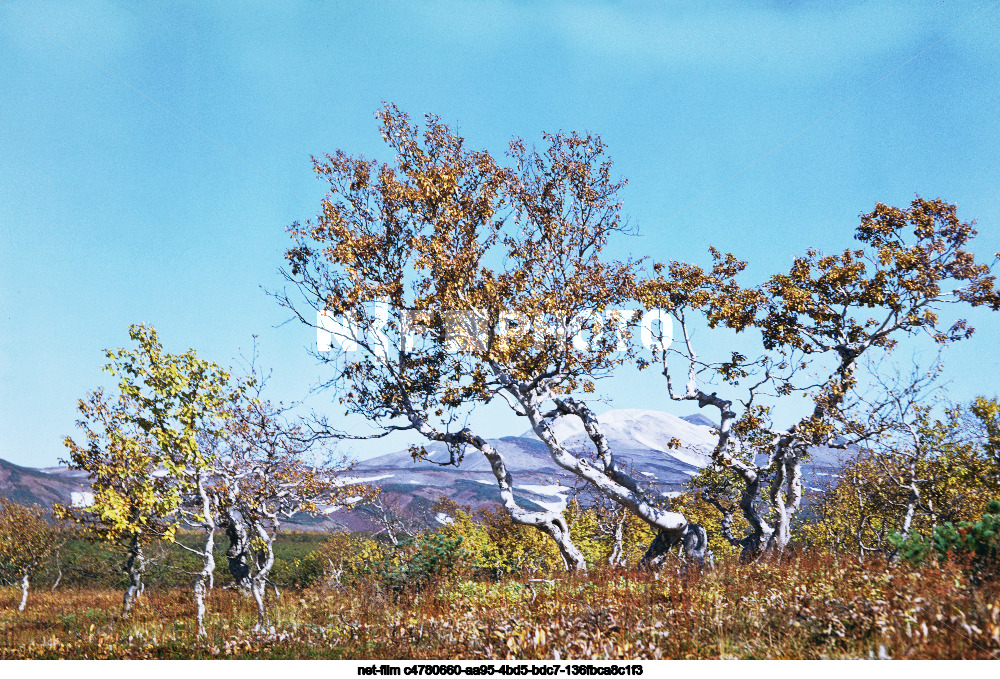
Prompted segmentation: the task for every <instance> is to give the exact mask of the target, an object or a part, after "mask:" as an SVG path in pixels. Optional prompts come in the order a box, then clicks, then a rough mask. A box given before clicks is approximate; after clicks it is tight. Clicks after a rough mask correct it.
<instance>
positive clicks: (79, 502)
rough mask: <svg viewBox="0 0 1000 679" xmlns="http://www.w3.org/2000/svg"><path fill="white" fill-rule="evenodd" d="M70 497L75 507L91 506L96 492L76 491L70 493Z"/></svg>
mask: <svg viewBox="0 0 1000 679" xmlns="http://www.w3.org/2000/svg"><path fill="white" fill-rule="evenodd" d="M69 497H70V504H71V505H72V506H73V507H90V506H91V505H93V504H94V494H93V493H90V492H87V491H84V492H82V493H78V492H76V491H74V492H72V493H70V495H69Z"/></svg>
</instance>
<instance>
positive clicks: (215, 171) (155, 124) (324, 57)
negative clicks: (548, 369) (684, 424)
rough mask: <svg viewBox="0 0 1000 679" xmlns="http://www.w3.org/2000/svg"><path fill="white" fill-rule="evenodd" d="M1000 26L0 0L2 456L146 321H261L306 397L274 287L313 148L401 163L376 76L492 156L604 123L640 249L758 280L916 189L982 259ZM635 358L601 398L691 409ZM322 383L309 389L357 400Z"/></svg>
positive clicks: (851, 18)
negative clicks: (716, 250)
mask: <svg viewBox="0 0 1000 679" xmlns="http://www.w3.org/2000/svg"><path fill="white" fill-rule="evenodd" d="M997 36H1000V3H993V2H991V0H979V1H975V2H964V1H960V0H949V1H946V2H941V1H935V2H920V1H915V0H905V1H901V2H877V1H874V0H872V1H869V2H806V1H798V0H790V1H787V0H786V1H780V2H753V3H748V2H737V1H732V2H726V1H721V0H720V1H718V2H712V3H690V2H624V1H622V2H594V1H591V2H588V1H573V2H570V1H568V0H567V1H565V2H543V1H540V0H520V1H516V0H509V1H507V2H492V1H490V2H487V1H476V0H453V1H450V2H447V1H436V0H420V1H419V2H414V1H413V0H405V1H402V2H378V1H376V0H368V1H365V2H333V1H330V2H320V1H318V0H312V1H308V2H295V1H289V2H283V3H264V2H216V3H204V2H194V1H192V2H170V3H133V2H124V1H123V2H111V1H97V0H85V1H83V2H79V1H74V2H55V1H51V2H49V1H44V0H43V1H41V2H38V1H31V2H27V1H23V2H21V1H15V0H10V1H8V0H0V457H3V458H5V459H8V460H11V461H13V462H15V463H18V464H24V465H31V466H48V465H53V464H55V463H56V462H57V460H58V459H59V458H60V457H62V456H64V455H65V452H64V448H63V446H62V443H61V440H62V437H63V436H65V435H67V434H74V433H75V428H74V421H75V419H76V417H75V411H74V409H75V404H76V400H77V399H78V398H80V397H82V396H83V395H84V393H85V392H86V391H88V390H90V389H92V388H94V387H95V386H97V385H99V384H102V383H104V384H106V383H107V378H106V377H104V376H103V375H102V373H101V372H100V366H101V365H102V364H103V363H104V358H103V353H102V350H103V349H104V348H109V347H117V346H124V345H125V344H126V343H127V328H128V326H129V324H131V323H137V322H147V323H151V324H153V325H154V326H155V327H156V328H157V329H158V330H159V332H160V336H161V340H162V341H163V343H164V345H165V347H166V348H167V349H168V350H170V351H175V352H181V351H184V350H186V349H187V348H189V347H194V348H195V349H197V350H198V352H199V355H200V356H202V357H204V358H209V359H212V360H215V361H217V362H219V363H222V364H226V365H229V364H232V363H233V362H234V360H235V359H236V357H237V356H238V354H239V353H240V351H241V350H243V351H246V350H248V349H249V348H250V346H251V344H252V341H253V340H252V336H253V335H257V337H258V343H259V346H260V351H261V362H262V363H263V364H264V365H265V366H268V367H270V368H273V370H274V378H273V381H272V384H271V388H272V392H271V396H272V398H275V399H283V400H289V401H290V400H299V399H302V398H304V397H305V396H306V393H307V391H308V389H309V387H310V385H312V384H314V383H315V382H316V381H317V379H318V378H319V377H320V371H319V369H318V367H317V366H316V365H315V363H314V360H313V359H312V358H311V357H310V356H308V355H307V353H306V348H307V347H309V346H311V345H312V344H313V343H314V342H315V337H314V334H313V333H312V332H311V331H310V330H309V329H308V328H306V327H304V326H301V325H299V324H297V323H289V324H286V325H283V326H281V323H282V322H283V321H284V320H286V319H287V314H286V313H285V312H283V311H282V310H281V309H280V308H279V307H278V306H277V305H276V304H275V303H274V301H273V300H272V299H271V298H269V297H268V296H266V294H265V293H264V292H263V290H262V288H266V289H275V288H279V287H280V286H281V280H280V277H279V276H278V275H277V270H278V268H279V266H281V264H282V261H283V260H282V254H283V252H284V250H285V248H286V247H287V245H288V243H289V241H288V238H287V235H286V234H285V228H286V227H287V226H288V225H289V224H290V223H291V222H292V221H295V220H304V219H307V218H310V217H312V216H314V215H315V213H316V212H317V209H318V205H319V200H320V198H321V196H322V195H323V186H322V184H320V183H319V182H318V181H317V180H316V179H315V178H314V176H313V174H312V172H311V165H310V161H309V156H310V155H320V154H322V153H326V152H332V151H334V150H335V149H337V148H341V149H344V150H345V151H347V152H348V153H351V154H357V153H364V154H366V155H368V156H375V157H378V158H381V159H384V160H389V156H388V154H387V153H386V151H385V149H384V148H383V146H382V142H381V139H380V137H379V134H378V130H377V125H376V121H375V118H374V116H373V113H374V112H375V111H376V109H378V108H379V106H380V105H381V103H382V102H383V101H391V102H395V103H396V104H397V105H399V106H400V107H401V108H402V109H404V110H406V111H409V112H410V113H411V114H414V115H415V116H419V115H420V114H423V113H425V112H434V113H437V114H439V115H440V116H441V117H442V118H443V120H444V121H445V122H448V123H450V124H453V125H454V126H456V127H457V128H458V130H459V131H460V132H461V133H462V134H463V135H464V136H465V137H466V139H467V141H468V143H469V144H470V145H471V146H473V147H483V148H487V149H490V150H491V151H493V152H494V153H496V154H498V155H499V154H502V152H503V150H504V148H505V147H506V142H507V141H508V140H509V139H510V138H511V137H512V136H515V135H516V136H521V137H524V138H525V139H527V140H533V139H539V134H540V133H541V132H542V131H543V130H546V131H556V130H559V129H562V130H566V131H569V130H580V131H589V132H595V133H599V134H600V135H602V137H603V138H604V140H605V142H606V143H607V144H608V146H609V152H610V156H611V157H612V158H613V159H614V160H615V163H616V168H617V170H618V171H619V172H620V173H621V174H622V175H624V176H625V177H627V178H628V179H629V182H630V183H629V185H628V188H627V190H626V192H625V195H624V199H625V212H626V213H627V215H628V216H629V219H630V222H631V223H632V224H633V225H635V226H636V227H637V228H638V229H639V231H640V232H641V234H642V236H641V237H639V238H636V239H633V240H631V241H629V242H627V243H626V244H625V245H624V246H623V248H622V250H621V251H622V252H624V251H625V249H631V250H633V251H634V252H636V253H638V254H643V255H650V256H652V257H653V258H655V259H659V260H668V259H687V260H692V261H696V262H699V263H704V262H705V261H706V256H705V252H706V248H707V246H708V245H710V244H714V245H716V246H718V247H720V248H722V249H724V250H730V251H733V252H735V253H736V254H738V255H740V256H741V257H743V258H745V259H749V260H750V261H751V263H752V265H751V270H750V275H751V277H756V278H757V279H760V278H763V277H764V276H766V275H768V274H770V273H773V272H775V271H777V270H778V269H787V267H788V265H789V264H790V262H791V258H792V256H793V255H795V254H798V253H801V252H802V251H803V250H804V249H805V248H807V247H817V248H820V249H826V250H828V251H834V250H839V249H842V248H843V247H845V246H846V245H847V244H848V243H849V242H850V238H851V234H852V233H853V230H854V228H855V227H856V225H857V222H858V214H859V213H860V212H863V211H870V210H871V209H872V208H873V207H874V205H875V203H876V202H879V201H881V202H884V203H889V204H896V205H906V204H908V203H909V201H910V200H912V198H913V196H914V194H915V193H920V194H921V195H923V196H924V197H927V198H934V197H941V198H943V199H945V200H947V201H950V202H954V203H957V204H958V206H959V215H960V216H961V217H962V218H965V219H976V220H978V223H979V230H980V238H979V239H978V241H977V246H976V248H975V250H976V252H977V253H978V254H980V255H982V256H984V257H986V258H987V259H989V254H990V253H993V252H996V251H1000V43H998V40H997ZM972 318H973V320H974V325H976V326H977V327H978V328H979V332H978V333H977V336H976V337H975V338H974V339H973V340H971V341H970V342H968V343H966V344H965V345H963V346H960V347H955V348H953V349H952V350H950V351H949V352H948V355H947V366H948V371H949V376H950V378H951V379H952V380H953V388H952V393H953V395H954V396H955V398H959V399H967V398H970V397H971V396H973V395H975V394H978V393H985V394H987V395H994V394H995V393H997V386H996V385H997V382H998V380H1000V368H998V359H997V356H996V346H997V345H996V341H995V338H996V335H997V331H998V329H1000V321H998V320H997V319H993V318H990V317H989V316H988V315H986V314H974V315H972ZM654 377H655V376H654ZM630 379H632V378H628V377H622V378H620V379H617V380H616V381H615V382H614V383H612V384H610V385H609V386H608V394H609V397H610V399H611V400H610V402H609V405H613V406H615V407H650V408H660V409H668V410H669V409H671V407H670V404H669V403H668V401H667V400H666V399H665V397H664V395H663V385H662V383H661V381H660V380H656V379H651V377H643V379H642V380H639V382H638V383H632V382H631V381H630ZM660 379H661V380H662V378H660ZM330 397H331V395H330V394H326V395H324V396H322V397H313V398H311V399H310V400H309V403H310V404H311V405H313V407H316V408H318V409H324V408H326V409H327V410H328V411H329V412H330V413H331V414H336V412H337V411H336V409H335V408H332V407H329V406H325V405H324V404H328V403H329V401H330ZM674 411H675V412H678V410H677V409H674ZM680 414H684V413H680ZM478 424H479V426H480V428H481V431H483V433H485V434H486V435H489V436H495V435H502V434H506V433H519V432H520V431H522V430H524V429H526V428H527V427H526V426H525V425H524V424H523V423H518V422H511V421H510V419H509V418H505V417H503V416H501V415H500V414H499V413H498V412H491V413H486V414H484V415H483V417H482V418H481V421H480V422H479V423H478ZM402 445H403V441H402V440H400V439H395V440H393V441H390V442H388V443H385V442H383V443H380V444H378V445H369V444H365V445H358V446H356V447H355V449H354V452H355V453H356V454H357V455H359V456H362V457H364V456H367V455H370V454H374V453H375V452H379V451H383V452H389V450H394V449H398V448H400V447H402Z"/></svg>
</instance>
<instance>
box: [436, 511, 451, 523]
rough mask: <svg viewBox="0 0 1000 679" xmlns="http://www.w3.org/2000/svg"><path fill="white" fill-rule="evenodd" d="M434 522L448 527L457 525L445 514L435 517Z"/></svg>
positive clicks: (438, 514)
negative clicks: (450, 524)
mask: <svg viewBox="0 0 1000 679" xmlns="http://www.w3.org/2000/svg"><path fill="white" fill-rule="evenodd" d="M434 520H435V521H437V522H438V523H440V524H441V525H442V526H447V525H448V524H449V523H455V519H453V518H451V517H450V516H448V515H447V514H445V513H444V512H438V513H437V514H435V515H434Z"/></svg>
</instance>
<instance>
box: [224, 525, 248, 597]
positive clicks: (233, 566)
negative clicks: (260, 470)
mask: <svg viewBox="0 0 1000 679" xmlns="http://www.w3.org/2000/svg"><path fill="white" fill-rule="evenodd" d="M224 513H225V530H226V537H227V538H229V549H227V550H226V562H227V564H228V567H229V573H230V574H231V575H232V576H233V582H234V584H235V587H236V590H237V591H238V592H240V593H241V594H243V595H247V594H250V587H251V580H252V578H251V576H250V536H249V533H248V532H247V528H246V525H245V523H244V520H243V515H242V514H241V513H240V511H239V510H238V509H236V508H235V507H230V508H228V509H226V510H225V512H224Z"/></svg>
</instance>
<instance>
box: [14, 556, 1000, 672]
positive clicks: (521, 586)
mask: <svg viewBox="0 0 1000 679" xmlns="http://www.w3.org/2000/svg"><path fill="white" fill-rule="evenodd" d="M119 599H120V594H119V593H118V592H117V591H112V590H81V591H58V592H55V593H50V592H39V593H38V594H37V596H35V597H33V598H32V600H31V603H30V605H29V606H28V610H27V611H25V613H23V614H20V615H19V614H17V612H16V611H15V610H14V609H15V608H16V604H17V593H16V591H15V590H13V589H5V590H2V592H0V609H2V610H0V623H2V627H0V629H2V632H0V644H2V650H0V657H2V658H24V657H36V658H38V657H71V658H123V657H124V658H177V657H198V658H211V657H243V658H247V657H251V658H305V657H325V658H397V659H452V658H462V659H488V658H543V659H552V658H562V659H570V658H574V659H577V658H718V657H740V658H843V657H862V658H867V657H869V656H871V655H873V654H874V655H878V654H879V648H880V647H884V652H885V653H887V654H888V655H889V656H891V657H893V658H997V657H1000V586H998V583H996V582H992V583H987V584H986V585H981V586H979V587H973V586H971V585H970V584H969V578H968V577H967V574H966V573H965V572H963V571H962V570H960V569H958V568H957V567H954V566H945V567H943V568H942V567H937V566H927V567H923V568H919V569H915V568H911V567H908V566H891V567H887V566H886V565H885V564H882V563H879V564H876V563H870V564H866V565H858V564H857V563H856V562H854V561H851V560H848V559H838V558H836V557H834V556H832V555H815V556H805V557H792V558H789V559H787V560H786V561H785V562H784V563H781V564H756V565H751V566H745V567H740V566H738V565H737V564H736V563H735V562H732V561H725V562H723V563H721V564H719V567H718V568H717V570H715V571H714V572H710V573H705V574H701V575H699V574H694V573H690V574H686V575H678V574H676V573H668V572H661V573H659V574H658V576H654V575H652V574H649V573H645V572H637V571H629V570H608V571H603V572H595V573H591V574H590V575H586V576H564V577H563V578H562V579H561V580H557V581H555V582H554V583H551V584H550V583H546V582H535V583H528V582H526V581H525V580H523V579H516V578H511V579H505V580H502V581H500V582H497V583H491V582H474V581H469V580H451V581H447V580H440V581H437V582H434V583H432V584H431V585H430V586H427V587H425V588H423V589H422V590H420V591H396V592H393V591H385V590H384V588H383V589H380V588H379V587H376V586H374V585H372V584H359V585H358V586H356V587H352V588H350V589H347V590H320V589H313V590H307V591H304V592H292V591H287V592H285V593H283V594H282V596H281V597H280V598H279V599H278V602H277V603H276V605H275V608H274V615H273V620H274V621H275V625H274V627H273V630H272V631H271V632H270V633H268V634H254V633H252V632H250V631H249V630H250V628H251V627H252V626H253V623H254V620H255V616H254V608H253V604H252V601H250V600H248V599H246V598H241V597H240V596H239V595H238V594H235V593H233V592H230V591H215V592H213V593H212V595H211V596H210V597H209V599H208V604H209V612H208V616H207V617H206V626H207V628H208V637H207V639H206V640H202V641H198V640H196V638H195V635H194V621H193V616H194V610H193V604H192V603H191V601H190V595H189V593H188V592H187V591H185V590H171V591H167V592H151V593H149V595H148V596H147V597H145V598H143V599H141V600H140V604H139V607H138V610H137V611H136V614H135V616H134V617H133V619H131V620H128V621H122V620H119V619H118V618H117V617H116V615H115V613H114V612H115V611H116V610H117V608H118V604H119Z"/></svg>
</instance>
